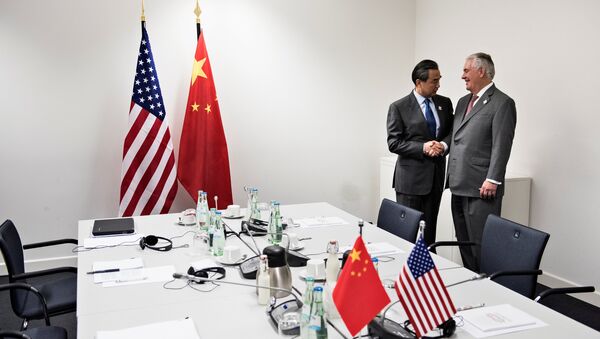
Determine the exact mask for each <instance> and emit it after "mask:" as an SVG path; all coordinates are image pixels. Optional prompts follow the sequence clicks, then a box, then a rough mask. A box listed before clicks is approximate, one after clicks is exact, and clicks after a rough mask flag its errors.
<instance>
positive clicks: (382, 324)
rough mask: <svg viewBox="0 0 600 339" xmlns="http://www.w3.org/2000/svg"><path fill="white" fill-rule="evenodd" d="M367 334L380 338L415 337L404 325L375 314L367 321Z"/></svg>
mask: <svg viewBox="0 0 600 339" xmlns="http://www.w3.org/2000/svg"><path fill="white" fill-rule="evenodd" d="M368 330H369V336H370V337H371V338H380V339H398V338H403V339H404V338H405V339H415V338H416V337H415V335H414V334H412V333H410V332H409V331H407V330H406V329H405V328H404V326H402V325H401V324H398V323H397V322H395V321H393V320H390V319H385V320H384V319H383V318H382V317H381V316H379V315H378V316H376V317H375V318H373V320H371V322H370V323H369V327H368Z"/></svg>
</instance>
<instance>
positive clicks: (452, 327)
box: [404, 318, 456, 339]
mask: <svg viewBox="0 0 600 339" xmlns="http://www.w3.org/2000/svg"><path fill="white" fill-rule="evenodd" d="M409 326H410V321H408V320H406V321H405V322H404V329H405V330H407V331H409V332H410V333H412V334H415V332H414V331H413V330H412V329H410V328H409ZM437 328H438V330H440V331H442V334H440V335H436V336H432V337H426V336H424V337H422V338H424V339H439V338H448V337H450V336H451V335H453V334H454V332H455V331H456V321H454V319H452V318H450V319H448V320H446V321H444V322H443V323H441V324H440V325H439V326H438V327H437Z"/></svg>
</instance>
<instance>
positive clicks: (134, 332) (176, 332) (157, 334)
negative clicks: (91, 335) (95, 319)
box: [96, 318, 200, 339]
mask: <svg viewBox="0 0 600 339" xmlns="http://www.w3.org/2000/svg"><path fill="white" fill-rule="evenodd" d="M131 338H144V339H154V338H156V339H159V338H160V339H163V338H177V339H200V337H199V336H198V332H197V331H196V326H194V322H193V321H192V319H191V318H186V319H181V320H171V321H165V322H160V323H153V324H148V325H142V326H136V327H130V328H125V329H122V330H115V331H98V332H96V339H131Z"/></svg>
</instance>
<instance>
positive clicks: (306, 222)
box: [294, 217, 348, 227]
mask: <svg viewBox="0 0 600 339" xmlns="http://www.w3.org/2000/svg"><path fill="white" fill-rule="evenodd" d="M294 222H295V223H297V224H300V227H318V226H334V225H347V224H348V222H346V221H345V220H344V219H342V218H340V217H313V218H302V219H294Z"/></svg>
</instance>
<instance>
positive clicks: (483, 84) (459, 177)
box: [447, 53, 517, 273]
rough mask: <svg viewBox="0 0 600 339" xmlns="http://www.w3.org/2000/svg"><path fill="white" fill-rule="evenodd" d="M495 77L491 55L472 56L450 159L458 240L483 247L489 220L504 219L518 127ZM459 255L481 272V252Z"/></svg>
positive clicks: (511, 104) (512, 105)
mask: <svg viewBox="0 0 600 339" xmlns="http://www.w3.org/2000/svg"><path fill="white" fill-rule="evenodd" d="M494 74H495V70H494V62H493V61H492V58H491V57H490V56H489V55H488V54H485V53H475V54H472V55H470V56H468V57H467V59H466V61H465V66H464V69H463V75H462V79H463V80H464V81H465V84H466V88H467V90H468V91H469V92H471V93H470V94H467V95H465V96H464V97H462V98H461V99H460V100H459V101H458V104H457V105H456V116H455V118H454V128H453V134H452V144H451V145H450V155H449V157H448V181H447V185H448V186H449V187H450V191H451V192H452V203H451V206H452V218H453V219H454V228H455V230H456V237H457V239H458V240H459V241H474V242H476V243H478V244H480V243H481V236H482V234H483V226H484V225H485V221H486V219H487V217H488V215H489V214H495V215H500V212H501V209H502V196H503V194H504V175H505V172H506V164H507V163H508V158H509V156H510V150H511V147H512V142H513V137H514V135H515V125H516V123H517V110H516V108H515V102H514V100H513V99H511V98H510V97H509V96H507V95H506V94H504V93H503V92H501V91H500V90H499V89H497V88H496V86H495V85H494V83H493V82H492V79H494ZM460 252H461V257H462V260H463V264H464V265H465V267H466V268H469V269H471V270H473V271H479V261H480V253H481V247H480V246H479V245H477V246H475V247H461V249H460ZM487 273H491V272H487Z"/></svg>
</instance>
